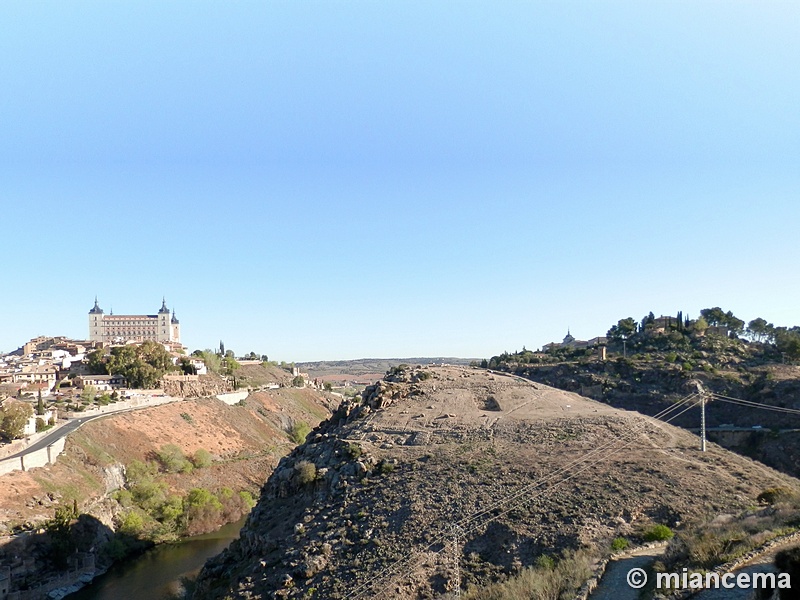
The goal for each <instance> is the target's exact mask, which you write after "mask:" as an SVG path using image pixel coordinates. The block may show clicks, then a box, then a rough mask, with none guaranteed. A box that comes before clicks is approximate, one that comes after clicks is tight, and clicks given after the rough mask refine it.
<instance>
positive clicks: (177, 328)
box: [170, 308, 181, 342]
mask: <svg viewBox="0 0 800 600" xmlns="http://www.w3.org/2000/svg"><path fill="white" fill-rule="evenodd" d="M170 325H171V337H170V339H171V340H172V341H173V342H180V341H181V322H180V321H178V317H176V316H175V309H174V308H173V309H172V320H171V321H170Z"/></svg>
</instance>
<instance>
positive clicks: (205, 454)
mask: <svg viewBox="0 0 800 600" xmlns="http://www.w3.org/2000/svg"><path fill="white" fill-rule="evenodd" d="M212 462H213V461H212V458H211V452H209V451H208V450H206V449H205V448H199V449H198V450H197V451H196V452H195V453H194V455H193V456H192V464H194V466H195V467H197V468H198V469H204V468H206V467H210V466H211V463H212Z"/></svg>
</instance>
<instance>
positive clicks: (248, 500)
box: [239, 490, 256, 510]
mask: <svg viewBox="0 0 800 600" xmlns="http://www.w3.org/2000/svg"><path fill="white" fill-rule="evenodd" d="M239 498H241V499H242V502H243V503H244V505H245V506H246V507H247V510H250V509H251V508H253V507H254V506H255V505H256V501H255V498H253V494H251V493H250V492H248V491H247V490H242V491H241V492H239Z"/></svg>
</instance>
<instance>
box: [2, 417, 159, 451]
mask: <svg viewBox="0 0 800 600" xmlns="http://www.w3.org/2000/svg"><path fill="white" fill-rule="evenodd" d="M142 408H151V407H150V406H148V405H141V406H133V407H128V408H121V409H119V410H112V411H108V412H104V413H101V414H97V415H88V416H85V417H78V418H77V419H70V421H69V422H68V423H66V424H65V425H61V426H60V427H59V428H58V429H56V430H55V431H51V432H50V433H48V434H47V435H45V436H44V437H43V438H41V439H40V440H38V441H36V442H34V443H32V444H31V445H30V446H28V447H27V448H24V449H23V450H20V451H19V452H17V453H15V454H11V455H9V456H4V457H3V458H0V462H4V461H7V460H11V459H14V458H17V459H18V458H19V457H20V456H26V455H28V454H30V453H31V452H36V451H37V450H42V449H43V448H47V446H49V445H50V444H52V443H54V442H56V441H58V440H60V439H61V438H63V437H66V436H67V435H69V434H70V433H72V432H73V431H75V430H76V429H78V428H79V427H80V426H81V425H83V424H84V423H87V422H89V421H94V420H95V419H101V418H103V417H108V416H110V415H118V414H120V413H123V412H129V411H132V410H139V409H142Z"/></svg>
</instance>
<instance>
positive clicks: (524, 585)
mask: <svg viewBox="0 0 800 600" xmlns="http://www.w3.org/2000/svg"><path fill="white" fill-rule="evenodd" d="M593 558H594V557H592V556H590V555H589V554H588V553H587V552H586V551H582V550H579V551H577V552H565V553H564V555H563V556H562V557H559V558H558V559H557V560H554V559H553V558H551V557H549V556H548V557H539V560H537V561H536V565H535V566H533V567H527V568H525V569H522V571H521V572H520V573H519V574H518V575H515V576H513V577H510V578H509V579H507V580H506V581H503V582H499V583H493V584H490V585H488V586H486V587H484V588H480V589H475V588H472V589H470V590H469V591H468V592H467V593H466V594H463V595H462V597H463V598H465V600H521V599H522V598H525V599H526V600H528V599H530V600H553V599H557V598H574V597H575V595H576V593H577V591H578V589H579V588H580V587H581V586H582V585H583V583H584V582H585V581H586V580H587V579H589V577H590V576H591V574H592V562H593Z"/></svg>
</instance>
